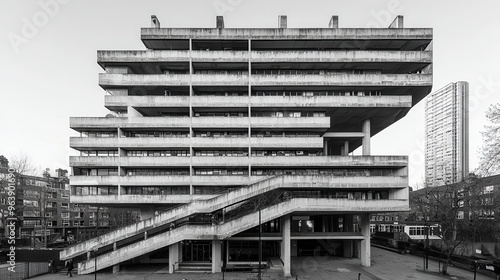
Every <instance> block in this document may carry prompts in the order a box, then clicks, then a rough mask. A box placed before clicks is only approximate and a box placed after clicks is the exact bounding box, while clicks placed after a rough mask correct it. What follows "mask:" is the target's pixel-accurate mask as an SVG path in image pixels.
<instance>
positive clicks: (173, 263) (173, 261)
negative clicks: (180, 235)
mask: <svg viewBox="0 0 500 280" xmlns="http://www.w3.org/2000/svg"><path fill="white" fill-rule="evenodd" d="M179 245H180V243H179V242H177V243H175V244H172V245H170V246H168V273H169V274H173V273H174V271H175V269H177V268H178V266H179V263H178V261H179Z"/></svg>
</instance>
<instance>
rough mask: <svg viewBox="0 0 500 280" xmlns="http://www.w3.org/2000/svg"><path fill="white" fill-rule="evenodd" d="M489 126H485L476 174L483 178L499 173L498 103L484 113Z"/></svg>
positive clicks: (499, 113)
mask: <svg viewBox="0 0 500 280" xmlns="http://www.w3.org/2000/svg"><path fill="white" fill-rule="evenodd" d="M486 118H487V119H488V121H489V123H490V125H487V126H485V127H484V128H485V131H484V132H483V133H482V135H483V147H482V149H481V158H480V164H479V168H478V170H477V172H478V173H479V174H481V175H483V176H488V175H494V174H498V173H500V103H499V104H494V105H491V106H490V108H488V111H486Z"/></svg>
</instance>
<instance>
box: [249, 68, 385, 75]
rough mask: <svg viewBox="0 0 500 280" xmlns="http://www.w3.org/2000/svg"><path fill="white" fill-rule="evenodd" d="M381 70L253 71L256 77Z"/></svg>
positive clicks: (358, 72) (373, 70)
mask: <svg viewBox="0 0 500 280" xmlns="http://www.w3.org/2000/svg"><path fill="white" fill-rule="evenodd" d="M380 73H382V71H381V70H375V69H369V70H332V69H325V70H317V69H316V70H310V69H273V70H260V69H257V70H253V71H252V74H256V75H328V74H380Z"/></svg>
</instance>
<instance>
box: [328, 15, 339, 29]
mask: <svg viewBox="0 0 500 280" xmlns="http://www.w3.org/2000/svg"><path fill="white" fill-rule="evenodd" d="M328 28H334V29H337V28H339V16H332V18H331V19H330V22H329V23H328Z"/></svg>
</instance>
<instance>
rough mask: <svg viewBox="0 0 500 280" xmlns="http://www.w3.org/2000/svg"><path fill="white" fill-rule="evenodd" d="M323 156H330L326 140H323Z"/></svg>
mask: <svg viewBox="0 0 500 280" xmlns="http://www.w3.org/2000/svg"><path fill="white" fill-rule="evenodd" d="M323 155H324V156H327V155H328V139H326V138H324V140H323Z"/></svg>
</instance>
